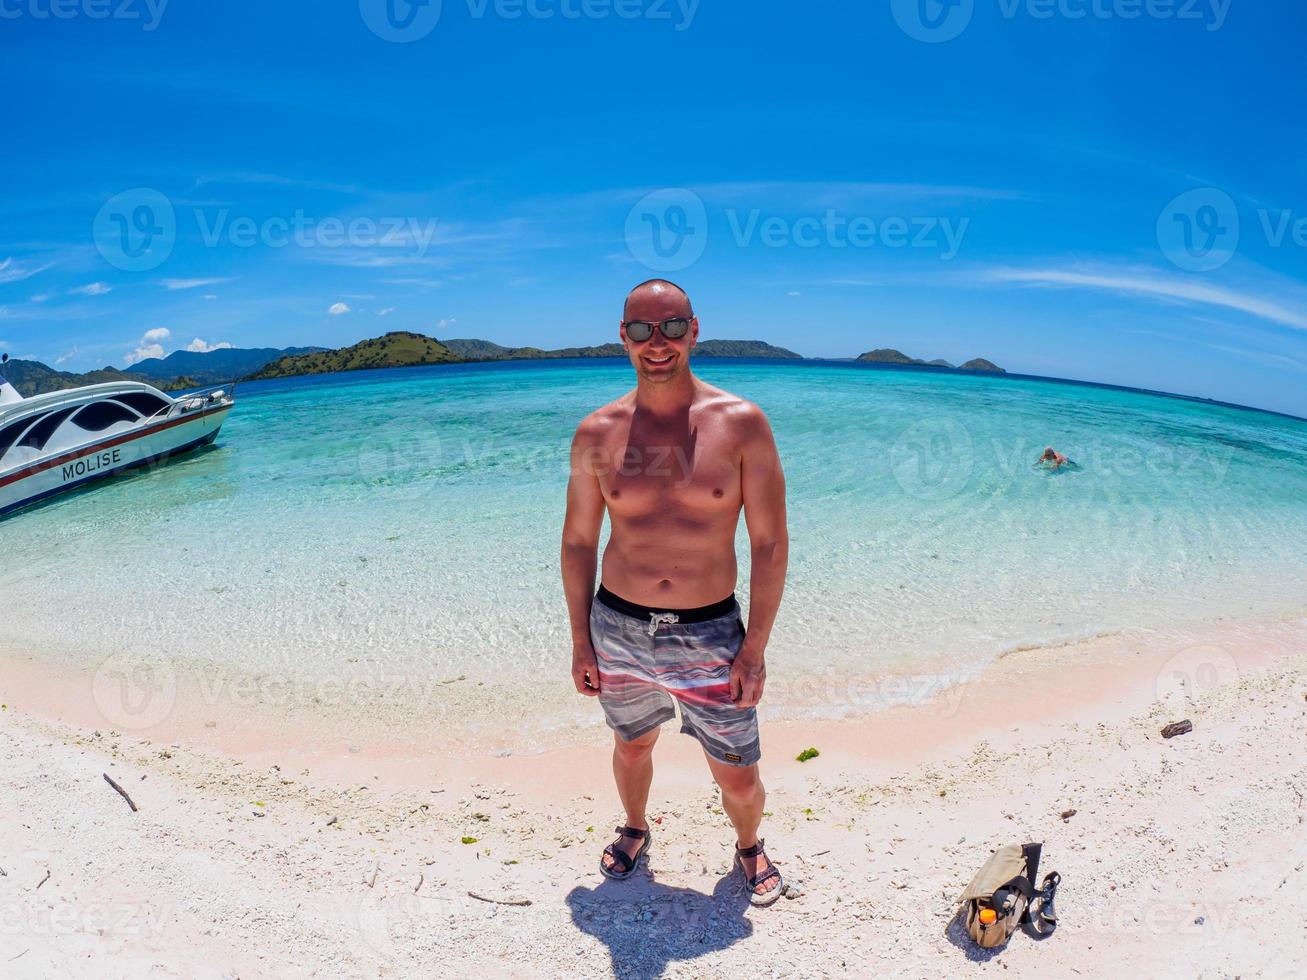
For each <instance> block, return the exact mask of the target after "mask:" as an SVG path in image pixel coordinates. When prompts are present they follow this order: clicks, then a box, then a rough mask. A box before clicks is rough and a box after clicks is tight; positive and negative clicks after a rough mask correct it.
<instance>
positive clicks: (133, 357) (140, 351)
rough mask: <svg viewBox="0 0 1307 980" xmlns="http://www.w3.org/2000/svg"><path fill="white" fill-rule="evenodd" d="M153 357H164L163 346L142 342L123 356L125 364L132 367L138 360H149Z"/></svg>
mask: <svg viewBox="0 0 1307 980" xmlns="http://www.w3.org/2000/svg"><path fill="white" fill-rule="evenodd" d="M152 357H163V347H161V346H160V345H159V344H142V345H141V346H140V347H138V348H136V350H134V351H132V352H131V353H130V354H126V355H124V357H123V366H124V367H131V366H132V365H133V364H135V363H137V362H138V361H148V360H149V359H150V358H152Z"/></svg>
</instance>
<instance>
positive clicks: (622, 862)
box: [599, 827, 653, 881]
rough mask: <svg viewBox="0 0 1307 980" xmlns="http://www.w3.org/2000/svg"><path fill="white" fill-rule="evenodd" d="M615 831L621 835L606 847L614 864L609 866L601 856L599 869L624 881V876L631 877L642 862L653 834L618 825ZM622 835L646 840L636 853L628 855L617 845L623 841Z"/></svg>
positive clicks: (606, 851) (610, 876) (608, 875)
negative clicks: (641, 859)
mask: <svg viewBox="0 0 1307 980" xmlns="http://www.w3.org/2000/svg"><path fill="white" fill-rule="evenodd" d="M614 832H615V833H617V834H619V835H620V836H619V837H618V838H617V840H615V841H613V842H612V843H611V844H609V845H608V846H607V847H605V848H604V853H605V854H607V855H608V856H609V857H611V858H612V859H613V866H612V867H611V868H610V867H608V865H606V864H604V859H603V858H602V857H601V858H599V870H600V871H602V872H603V873H604V874H605V875H606V876H607V877H609V878H613V879H615V880H617V881H622V880H623V879H624V878H629V877H631V875H632V874H633V873H634V872H635V868H636V865H638V864H639V863H640V858H642V857H644V855H645V852H646V851H648V850H649V845H650V844H652V843H653V834H651V833H650V832H649V831H647V830H640V829H639V828H637V827H616V828H614ZM622 837H634V838H635V839H636V840H642V841H644V843H643V844H641V845H640V849H639V850H638V851H636V852H635V854H633V855H628V854H627V853H626V852H625V851H623V850H620V849H619V848H618V846H617V845H618V844H620V843H621V842H622Z"/></svg>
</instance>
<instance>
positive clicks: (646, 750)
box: [603, 728, 659, 868]
mask: <svg viewBox="0 0 1307 980" xmlns="http://www.w3.org/2000/svg"><path fill="white" fill-rule="evenodd" d="M658 731H659V729H657V728H654V729H653V730H652V731H650V732H647V733H646V734H644V735H641V736H640V737H639V738H633V739H631V740H630V741H629V742H627V741H625V740H623V739H622V737H621V736H620V735H618V734H617V733H615V732H614V733H613V779H614V780H615V781H616V783H617V795H618V796H620V797H621V799H622V807H623V808H624V809H625V810H626V825H627V826H628V827H635V828H636V829H637V830H648V829H649V822H648V818H647V816H646V814H645V807H646V806H647V805H648V803H649V786H650V784H651V783H652V782H653V747H654V743H655V742H657V741H658ZM642 843H643V841H641V840H639V839H638V838H634V837H623V838H621V840H620V841H619V842H618V843H617V847H618V848H620V849H621V850H622V851H623V852H625V853H626V855H627V857H630V856H631V855H633V854H635V852H636V851H638V850H639V849H640V845H641V844H642ZM603 862H604V866H605V867H608V868H611V867H612V866H613V858H612V856H611V855H609V854H605V855H604V857H603Z"/></svg>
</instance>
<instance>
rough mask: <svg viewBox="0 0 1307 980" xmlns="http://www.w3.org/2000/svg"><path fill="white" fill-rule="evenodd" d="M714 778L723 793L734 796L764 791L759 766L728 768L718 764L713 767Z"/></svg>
mask: <svg viewBox="0 0 1307 980" xmlns="http://www.w3.org/2000/svg"><path fill="white" fill-rule="evenodd" d="M712 770H713V777H714V778H715V779H716V780H717V785H718V786H720V787H721V788H722V792H723V793H730V794H732V795H736V794H740V793H752V792H757V791H758V790H760V789H762V778H761V777H760V776H759V775H758V766H757V765H756V764H755V765H752V766H728V765H726V764H725V763H718V764H717V765H715V766H713V767H712Z"/></svg>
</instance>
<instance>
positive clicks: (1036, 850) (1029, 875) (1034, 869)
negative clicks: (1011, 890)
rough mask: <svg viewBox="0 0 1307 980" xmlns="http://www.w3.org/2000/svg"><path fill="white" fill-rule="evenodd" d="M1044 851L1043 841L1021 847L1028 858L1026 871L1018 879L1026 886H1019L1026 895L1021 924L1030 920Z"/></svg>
mask: <svg viewBox="0 0 1307 980" xmlns="http://www.w3.org/2000/svg"><path fill="white" fill-rule="evenodd" d="M1043 852H1044V845H1043V844H1042V843H1039V844H1023V845H1022V847H1021V853H1022V854H1023V855H1025V858H1026V873H1025V875H1024V876H1023V877H1022V878H1020V879H1018V880H1020V881H1021V882H1022V884H1024V885H1025V887H1024V888H1021V887H1020V886H1017V887H1018V890H1019V891H1020V892H1021V894H1023V895H1025V897H1026V910H1025V911H1024V912H1022V913H1021V925H1025V924H1026V923H1028V922H1029V921H1030V905H1031V903H1032V902H1034V900H1035V885H1034V883H1035V882H1036V881H1038V880H1039V858H1040V856H1041V855H1042V854H1043Z"/></svg>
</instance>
